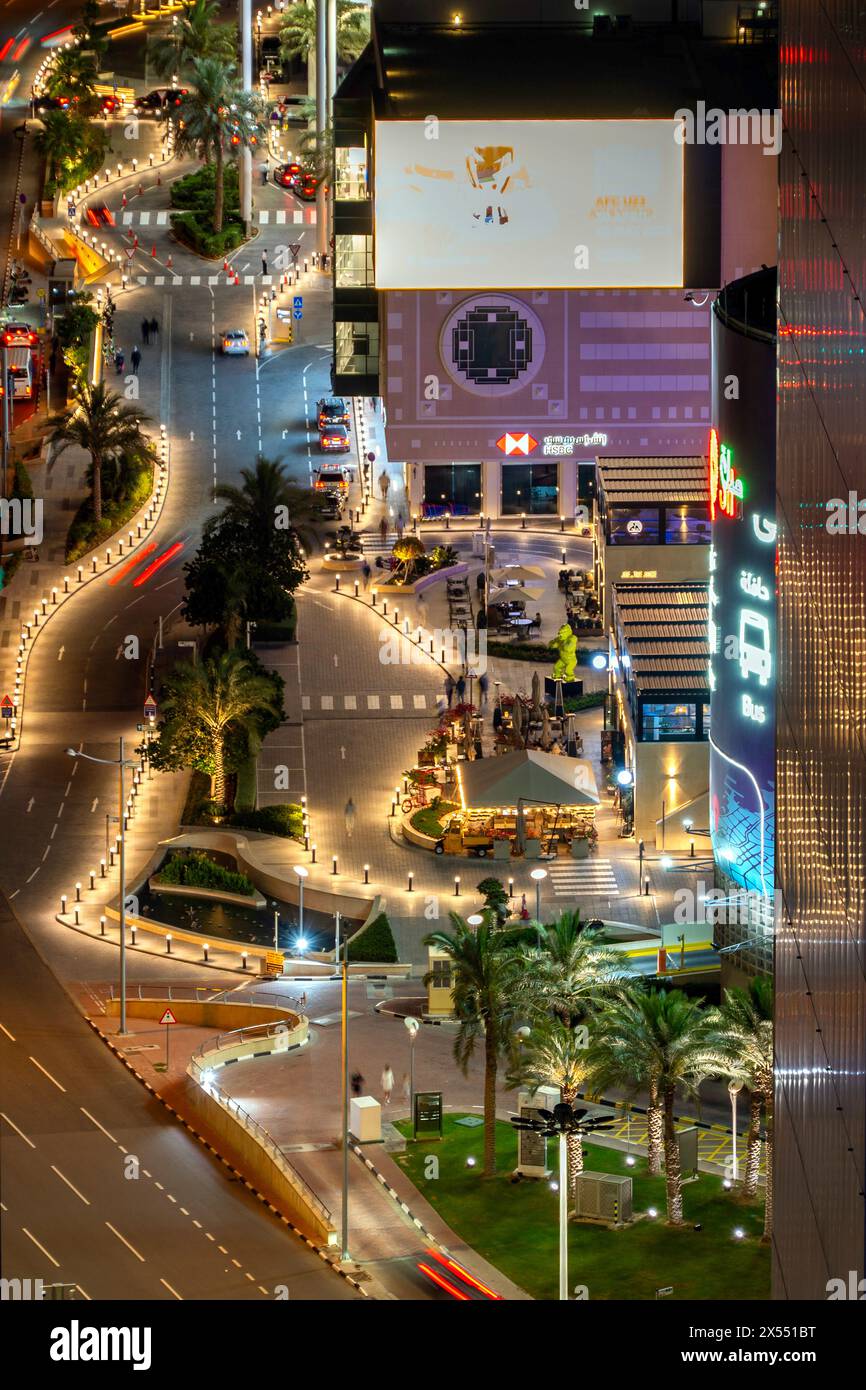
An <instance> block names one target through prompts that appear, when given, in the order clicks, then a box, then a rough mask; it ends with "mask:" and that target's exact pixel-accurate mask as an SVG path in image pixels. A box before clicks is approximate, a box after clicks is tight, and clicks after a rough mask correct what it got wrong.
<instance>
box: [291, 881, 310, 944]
mask: <svg viewBox="0 0 866 1390" xmlns="http://www.w3.org/2000/svg"><path fill="white" fill-rule="evenodd" d="M294 869H295V873H296V874H297V875H298V931H299V932H300V934H301V936H303V935H304V879H305V878H307V877H308V876H309V872H310V871H309V869H305V868H304V866H303V864H295V866H294Z"/></svg>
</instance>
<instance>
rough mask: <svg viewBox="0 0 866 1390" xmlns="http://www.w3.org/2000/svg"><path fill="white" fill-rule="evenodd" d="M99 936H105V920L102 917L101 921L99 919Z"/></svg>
mask: <svg viewBox="0 0 866 1390" xmlns="http://www.w3.org/2000/svg"><path fill="white" fill-rule="evenodd" d="M99 935H100V936H105V918H104V917H100V919H99Z"/></svg>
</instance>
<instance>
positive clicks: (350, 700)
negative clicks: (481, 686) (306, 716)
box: [301, 694, 437, 714]
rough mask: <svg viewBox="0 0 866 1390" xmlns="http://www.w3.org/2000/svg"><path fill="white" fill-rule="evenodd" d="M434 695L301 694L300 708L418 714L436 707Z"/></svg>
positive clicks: (344, 711)
mask: <svg viewBox="0 0 866 1390" xmlns="http://www.w3.org/2000/svg"><path fill="white" fill-rule="evenodd" d="M436 698H437V697H436V696H435V695H424V694H403V695H372V694H371V695H302V696H301V709H302V710H303V711H304V712H305V713H310V714H312V713H313V712H314V711H315V712H317V713H321V712H322V711H326V712H328V713H332V714H345V713H351V714H357V713H359V712H364V711H366V712H368V713H373V714H379V713H381V712H383V711H384V712H386V713H389V714H400V713H401V712H402V713H404V714H419V713H427V712H432V711H434V710H435V709H436Z"/></svg>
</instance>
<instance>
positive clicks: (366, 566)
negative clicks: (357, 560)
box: [361, 560, 373, 589]
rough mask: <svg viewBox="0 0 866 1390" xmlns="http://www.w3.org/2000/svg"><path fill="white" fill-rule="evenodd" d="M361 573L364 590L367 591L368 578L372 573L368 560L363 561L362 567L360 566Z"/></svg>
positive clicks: (368, 585)
mask: <svg viewBox="0 0 866 1390" xmlns="http://www.w3.org/2000/svg"><path fill="white" fill-rule="evenodd" d="M361 573H362V574H363V576H364V588H365V589H369V587H370V576H371V575H372V573H373V571H372V570H371V569H370V562H369V560H365V561H364V563H363V565H362V566H361Z"/></svg>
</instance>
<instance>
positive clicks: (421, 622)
mask: <svg viewBox="0 0 866 1390" xmlns="http://www.w3.org/2000/svg"><path fill="white" fill-rule="evenodd" d="M415 607H416V609H417V610H418V626H419V627H426V626H427V600H426V599H425V597H424V595H423V594H419V595H418V597H417V599H416V600H415Z"/></svg>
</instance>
